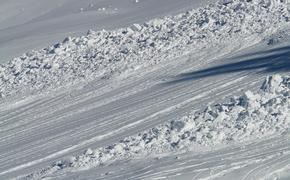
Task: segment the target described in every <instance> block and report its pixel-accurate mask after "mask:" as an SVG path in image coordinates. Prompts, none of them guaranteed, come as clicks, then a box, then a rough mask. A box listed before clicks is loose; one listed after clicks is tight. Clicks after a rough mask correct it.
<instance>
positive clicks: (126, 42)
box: [0, 1, 290, 97]
mask: <svg viewBox="0 0 290 180" xmlns="http://www.w3.org/2000/svg"><path fill="white" fill-rule="evenodd" d="M270 2H273V3H270V4H266V5H265V2H264V1H261V2H260V1H249V2H247V1H245V2H244V1H233V2H227V3H222V4H223V5H220V4H219V3H217V4H216V5H210V6H208V7H206V8H200V9H198V10H191V11H187V12H186V13H182V14H178V15H176V16H168V17H165V18H163V19H154V20H151V21H149V22H147V23H144V24H133V25H132V26H131V27H129V28H121V29H118V30H113V31H106V30H102V31H96V32H93V31H89V32H88V34H87V35H86V36H82V37H75V38H70V37H69V38H66V39H65V40H64V41H63V42H62V43H58V44H55V45H54V46H51V47H48V48H45V49H43V50H40V51H31V52H29V53H26V54H24V55H23V56H20V57H18V58H14V59H13V60H12V61H10V62H9V63H7V64H4V65H2V67H1V69H0V70H1V71H0V96H1V97H6V96H10V95H13V94H16V93H17V94H21V93H23V92H27V91H37V92H40V91H42V90H43V89H44V90H45V89H47V88H49V89H55V88H57V87H59V86H63V85H68V84H75V83H78V82H81V81H88V80H90V79H96V78H110V77H111V76H112V75H113V74H115V73H118V74H120V73H123V72H128V71H129V72H130V71H131V70H134V69H136V68H138V67H139V66H142V67H146V66H152V65H156V64H158V63H160V62H162V61H164V60H167V59H173V58H175V57H177V56H182V55H185V54H187V53H188V52H189V51H190V49H203V48H205V47H209V46H215V45H216V44H220V43H222V42H223V41H226V40H229V39H230V38H233V39H235V38H236V37H237V36H238V37H240V38H246V37H248V36H254V35H256V37H259V38H261V37H262V38H263V36H265V34H264V35H263V33H266V35H267V34H269V33H273V32H275V31H277V30H279V27H280V26H283V23H286V22H288V19H289V15H290V12H289V11H288V7H289V4H288V3H287V2H286V1H285V2H284V1H282V2H280V1H270ZM274 2H275V3H274ZM269 11H271V12H272V13H270V14H269V13H268V12H269ZM277 24H279V26H278V25H277ZM276 25H277V27H276ZM173 50H174V51H173Z"/></svg>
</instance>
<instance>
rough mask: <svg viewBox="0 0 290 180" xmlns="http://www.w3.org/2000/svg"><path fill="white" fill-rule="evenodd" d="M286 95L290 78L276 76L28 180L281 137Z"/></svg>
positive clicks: (288, 124)
mask: <svg viewBox="0 0 290 180" xmlns="http://www.w3.org/2000/svg"><path fill="white" fill-rule="evenodd" d="M289 97H290V77H281V76H279V75H274V76H271V77H268V78H267V79H266V80H265V82H264V83H263V85H262V87H261V89H260V91H259V93H257V94H254V93H252V92H249V91H248V92H246V93H245V94H244V95H243V96H241V97H234V98H232V99H231V100H230V101H229V102H228V103H223V104H216V105H214V106H209V107H207V108H205V110H204V111H202V112H193V113H191V114H190V115H187V116H184V117H183V118H181V119H179V120H176V121H172V122H169V123H166V124H163V125H160V126H157V127H155V128H152V129H150V130H147V131H145V132H142V133H140V134H138V135H136V136H131V137H127V138H125V139H123V140H121V141H120V142H118V143H116V144H113V145H111V146H107V147H101V148H98V149H95V150H92V149H88V150H87V151H86V152H84V153H83V154H81V155H79V156H75V157H71V158H69V159H67V160H62V161H59V162H56V163H55V164H54V165H52V166H51V167H48V168H46V169H44V170H42V171H41V172H39V173H34V174H31V175H29V176H26V178H32V177H39V176H43V175H45V174H47V173H48V172H53V171H57V170H60V169H82V168H91V167H95V166H99V165H102V164H105V163H110V162H112V161H115V160H118V159H125V158H130V157H134V156H140V155H149V154H154V153H162V152H172V151H176V150H181V149H187V150H188V149H189V150H190V149H191V148H195V147H205V146H211V145H217V144H228V143H231V142H242V141H247V140H251V139H256V138H263V137H267V136H270V135H281V134H283V133H287V132H288V131H289V128H290V116H289V107H290V99H289Z"/></svg>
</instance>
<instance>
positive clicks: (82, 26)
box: [0, 0, 216, 63]
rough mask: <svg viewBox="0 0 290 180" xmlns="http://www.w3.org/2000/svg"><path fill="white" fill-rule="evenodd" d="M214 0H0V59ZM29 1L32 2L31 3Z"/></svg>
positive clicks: (141, 21) (0, 60) (1, 60)
mask: <svg viewBox="0 0 290 180" xmlns="http://www.w3.org/2000/svg"><path fill="white" fill-rule="evenodd" d="M214 1H216V0H206V1H205V0H194V1H189V0H179V1H176V0H158V1H155V0H143V1H140V2H139V3H135V2H134V1H133V0H82V1H79V0H50V1H47V0H21V1H19V0H9V1H5V0H1V1H0V54H1V58H0V62H1V63H3V62H7V61H8V60H10V59H12V58H14V57H16V56H20V55H22V54H23V53H26V52H27V51H30V50H32V49H35V50H36V49H41V48H43V47H45V46H48V45H51V44H55V43H57V42H59V41H60V40H61V39H64V38H65V37H67V36H80V35H83V34H85V33H86V32H87V30H88V29H95V30H102V29H117V28H120V27H126V26H129V25H130V24H133V23H143V22H145V21H147V20H149V19H153V18H156V17H162V16H164V15H166V14H176V13H178V12H182V11H184V10H186V9H192V8H196V7H200V6H203V5H205V4H208V3H209V2H214ZM32 4H33V5H32Z"/></svg>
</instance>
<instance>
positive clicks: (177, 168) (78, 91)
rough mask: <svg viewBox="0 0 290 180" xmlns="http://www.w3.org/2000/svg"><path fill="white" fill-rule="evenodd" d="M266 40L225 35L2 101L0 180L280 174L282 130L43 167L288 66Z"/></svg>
mask: <svg viewBox="0 0 290 180" xmlns="http://www.w3.org/2000/svg"><path fill="white" fill-rule="evenodd" d="M59 8H60V9H61V8H63V6H60V7H59ZM45 13H51V12H50V11H47V12H45ZM41 18H46V17H45V16H43V17H39V21H40V20H41ZM35 20H36V19H35ZM0 32H1V29H0ZM267 42H268V41H267V40H266V41H262V42H259V43H258V44H255V43H253V42H252V43H253V44H255V46H250V47H249V44H250V43H249V42H247V41H246V42H242V43H234V44H230V45H231V46H230V47H229V44H227V42H226V44H221V45H220V46H219V47H211V48H208V49H207V48H204V49H201V50H199V52H194V51H193V52H191V53H184V56H182V57H177V58H174V59H168V62H166V63H161V64H158V66H156V67H144V69H143V68H142V69H136V70H134V72H131V73H128V74H125V75H123V74H122V75H121V77H113V78H112V79H100V80H95V81H91V82H89V83H87V84H86V83H80V84H77V85H73V86H69V87H64V88H63V89H57V90H55V91H53V90H51V91H49V92H47V93H43V94H36V95H33V96H30V97H29V96H28V97H17V96H16V97H13V98H11V99H6V100H1V102H0V126H1V128H0V165H1V166H0V179H12V178H16V177H20V176H23V175H27V174H29V173H34V172H36V173H37V172H38V171H39V170H40V172H44V174H41V175H40V177H39V178H42V176H44V177H47V178H55V179H79V178H83V179H190V180H191V179H233V178H234V179H241V180H250V179H259V178H261V179H265V178H269V179H274V178H279V177H280V176H282V175H283V173H285V171H287V168H289V165H290V161H289V158H290V142H289V134H287V133H286V134H283V135H279V136H277V137H276V136H274V137H268V138H265V139H258V140H256V141H255V140H252V141H251V142H243V143H238V142H235V143H233V144H230V145H221V147H204V148H203V149H201V150H200V149H196V150H193V151H191V152H188V151H183V150H181V152H170V153H165V154H151V155H150V156H146V157H142V156H140V157H138V156H137V157H135V158H132V159H120V160H116V161H114V162H111V163H109V164H105V165H101V166H96V167H91V168H87V169H86V168H83V169H82V167H80V168H79V169H74V170H69V169H63V170H59V171H55V172H52V173H50V172H49V170H47V169H43V168H45V167H50V166H51V164H52V163H54V162H56V161H58V160H61V159H63V158H67V157H68V156H72V155H78V154H79V153H80V152H83V151H84V150H87V149H88V148H99V147H106V146H108V145H111V144H114V143H115V142H118V141H119V140H121V139H123V138H125V137H128V136H133V135H135V134H138V133H140V132H143V131H144V130H147V129H149V128H152V127H155V126H157V125H159V124H162V123H164V122H170V121H172V120H176V119H177V118H180V117H182V116H184V115H185V114H187V113H188V112H191V111H192V110H199V109H201V108H203V107H205V106H206V105H208V104H210V103H213V102H215V103H216V102H222V101H224V100H225V99H227V98H228V97H232V96H234V95H241V94H242V93H243V92H245V91H246V90H253V91H257V90H258V89H257V87H259V86H260V85H261V82H262V80H263V79H264V78H265V77H266V76H267V75H272V74H273V73H280V74H287V71H285V70H284V69H282V68H280V69H279V68H278V69H275V67H274V68H272V69H271V68H270V67H271V66H270V65H273V66H276V64H275V63H276V62H278V61H280V62H281V61H282V63H285V66H287V65H288V64H287V62H286V61H287V60H289V57H290V56H289V55H290V50H289V44H287V43H285V44H282V43H281V44H282V45H281V44H280V43H279V42H278V43H277V44H278V45H272V46H271V45H270V46H269V45H266V44H267ZM247 43H249V44H247ZM280 48H282V50H281V49H280ZM277 49H278V50H277ZM217 54H218V55H217ZM239 55H241V56H239ZM269 57H273V58H271V59H269V61H267V63H268V64H266V66H263V63H262V65H261V64H259V63H260V61H261V60H260V61H259V62H257V64H256V67H249V68H245V69H243V68H242V69H239V67H236V66H243V65H244V66H247V64H241V62H245V63H247V60H249V59H250V60H253V59H254V60H259V58H269ZM255 62H256V61H255ZM280 62H279V63H280ZM233 63H236V64H233ZM264 63H265V62H264ZM271 63H272V64H271ZM278 67H280V66H278ZM211 68H212V69H211ZM202 70H207V71H205V72H203V71H202ZM221 70H224V73H220V71H221ZM286 70H287V69H286ZM199 71H200V72H199ZM196 72H198V73H197V74H196V75H195V73H196ZM207 73H208V74H207ZM18 100H19V101H18ZM46 170H47V172H45V171H46ZM286 175H287V174H286ZM27 178H28V179H29V177H27ZM36 179H37V177H36Z"/></svg>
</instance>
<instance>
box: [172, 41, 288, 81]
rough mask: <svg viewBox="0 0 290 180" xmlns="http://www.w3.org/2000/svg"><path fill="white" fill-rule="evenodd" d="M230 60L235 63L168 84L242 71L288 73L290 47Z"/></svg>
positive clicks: (180, 77) (194, 72) (215, 67)
mask: <svg viewBox="0 0 290 180" xmlns="http://www.w3.org/2000/svg"><path fill="white" fill-rule="evenodd" d="M230 60H231V61H235V62H233V63H228V64H223V65H218V66H214V67H211V68H207V69H203V70H198V71H193V72H189V73H183V74H180V75H178V76H176V77H175V79H174V80H173V81H170V82H167V83H169V84H171V83H173V84H174V83H180V82H184V81H189V80H196V79H200V78H205V77H210V76H216V75H222V74H228V73H235V72H240V71H258V72H262V73H273V72H275V73H276V72H286V71H289V70H290V46H285V47H279V48H275V49H271V50H267V51H262V52H257V53H251V54H247V55H244V56H238V57H235V58H233V59H230ZM237 61H238V62H237Z"/></svg>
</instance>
